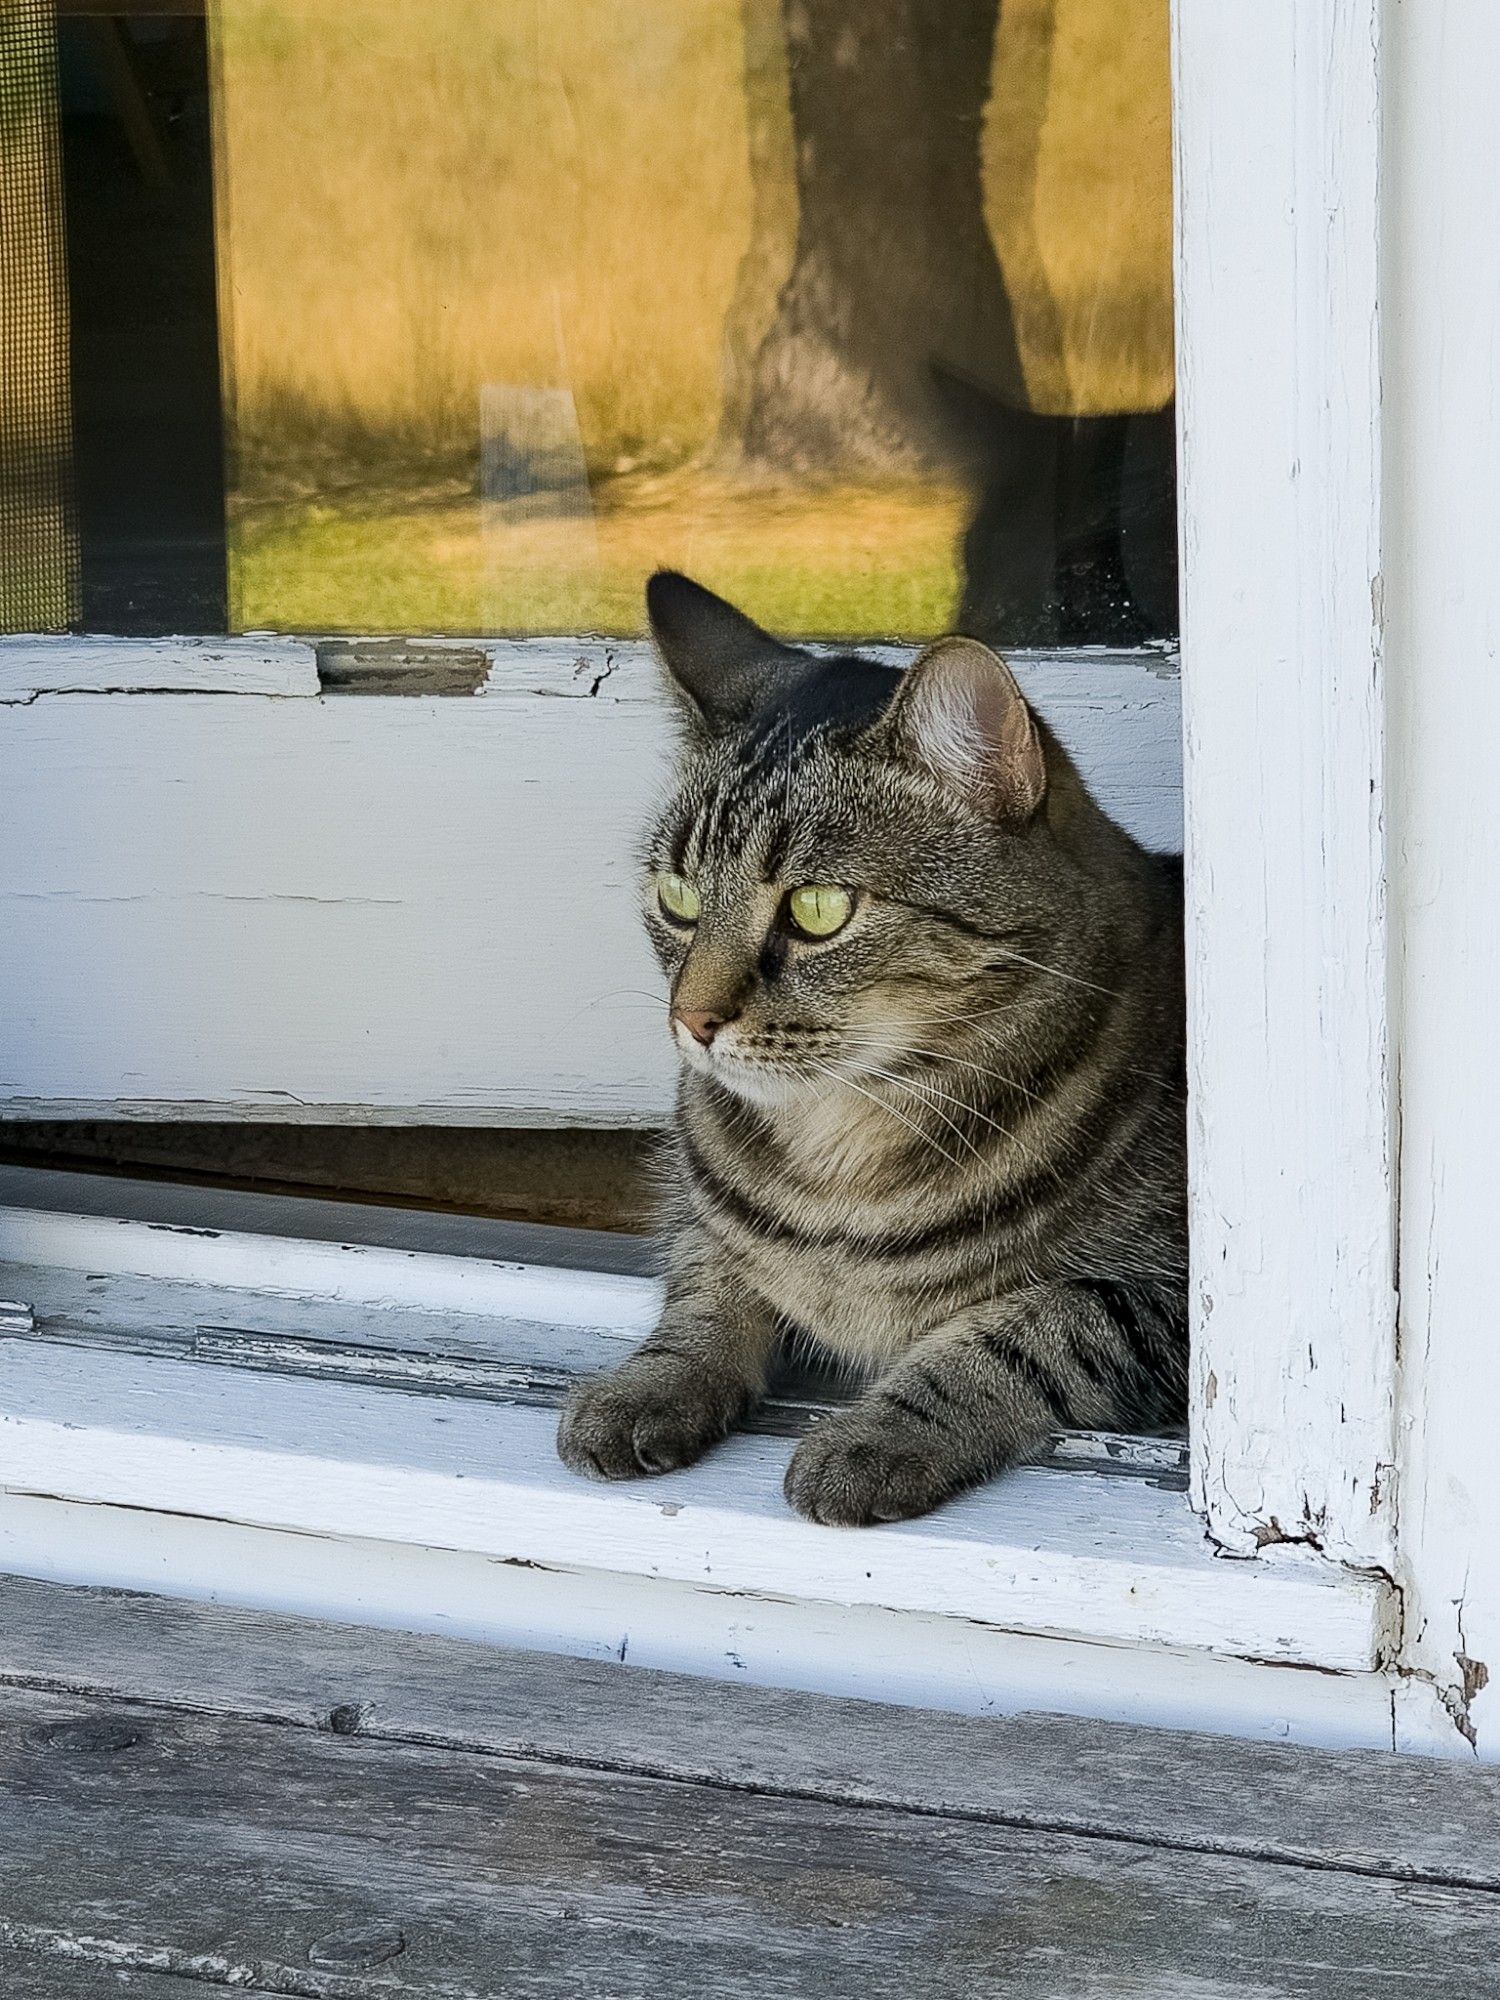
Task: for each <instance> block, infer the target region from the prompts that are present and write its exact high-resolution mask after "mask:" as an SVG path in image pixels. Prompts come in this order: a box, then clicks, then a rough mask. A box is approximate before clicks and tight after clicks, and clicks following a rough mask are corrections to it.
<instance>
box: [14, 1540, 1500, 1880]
mask: <svg viewBox="0 0 1500 2000" xmlns="http://www.w3.org/2000/svg"><path fill="white" fill-rule="evenodd" d="M0 1681H3V1682H7V1683H10V1684H12V1685H31V1686H36V1687H42V1688H50V1689H53V1690H67V1691H75V1692H78V1693H80V1694H88V1695H98V1696H104V1697H110V1698H122V1699H132V1698H134V1699H137V1700H142V1701H150V1702H155V1703H159V1704H162V1705H164V1706H168V1707H181V1708H187V1709H192V1710H196V1711H203V1712H206V1713H218V1714H223V1715H229V1716H236V1715H237V1716H242V1717H251V1716H261V1717H267V1718H275V1719H276V1720H278V1721H280V1722H283V1723H287V1724H292V1725H295V1726H298V1727H301V1728H304V1729H315V1730H321V1731H329V1730H332V1731H334V1732H339V1731H343V1732H346V1733H353V1734H357V1735H359V1736H361V1737H362V1738H363V1739H365V1740H367V1741H381V1742H384V1741H391V1742H409V1743H426V1744H431V1745H436V1746H441V1747H447V1748H452V1749H457V1750H470V1751H476V1752H483V1753H488V1754H494V1755H501V1756H516V1757H525V1758H536V1759H541V1760H544V1761H547V1762H553V1763H561V1764H568V1765H577V1766H583V1767H589V1768H595V1769H599V1770H608V1771H618V1772H623V1773H635V1774H639V1775H645V1776H658V1777H667V1778H676V1779H683V1780H688V1781H692V1782H695V1783H702V1784H710V1785H713V1786H715V1787H719V1788H727V1789H731V1790H743V1791H762V1792H766V1793H771V1794H776V1795H779V1796H784V1797H788V1798H805V1799H809V1800H817V1801H821V1802H824V1803H828V1804H840V1805H857V1806H884V1807H892V1808H898V1809H904V1810H907V1811H912V1812H919V1813H922V1814H924V1815H927V1814H932V1815H939V1816H947V1817H952V1818H956V1819H970V1820H974V1821H978V1822H989V1823H995V1824H1005V1825H1010V1826H1014V1827H1017V1828H1034V1829H1037V1830H1039V1831H1051V1832H1072V1833H1077V1834H1081V1835H1088V1836H1093V1837H1097V1838H1101V1839H1107V1840H1115V1841H1122V1842H1126V1843H1131V1844H1139V1845H1145V1846H1167V1847H1172V1848H1177V1849H1183V1850H1188V1851H1197V1852H1204V1853H1222V1854H1232V1855H1238V1856H1241V1857H1243V1858H1245V1859H1248V1860H1270V1861H1277V1862H1282V1863H1289V1864H1302V1865H1305V1866H1309V1867H1316V1868H1328V1869H1342V1870H1349V1871H1359V1872H1362V1873H1369V1874H1379V1875H1387V1876H1390V1877H1392V1878H1394V1879H1398V1880H1400V1879H1405V1880H1410V1881H1426V1882H1429V1883H1433V1884H1439V1885H1441V1884H1457V1885H1467V1886H1472V1887H1478V1888H1484V1889H1487V1890H1497V1889H1500V1771H1492V1770H1489V1769H1487V1768H1484V1767H1455V1766H1450V1765H1446V1764H1438V1763H1429V1762H1426V1761H1424V1760H1421V1759H1417V1758H1409V1757H1399V1758H1398V1757H1392V1756H1384V1755H1379V1754H1372V1753H1368V1752H1359V1753H1337V1752H1323V1751H1304V1750H1291V1749H1288V1748H1286V1747H1283V1746H1280V1745H1274V1744H1257V1743H1248V1742H1239V1741H1235V1740H1233V1739H1221V1738H1217V1737H1207V1736H1197V1735H1189V1734H1185V1733H1178V1732H1172V1731H1166V1730H1148V1729H1137V1728H1128V1727H1124V1726H1122V1725H1119V1724H1110V1723H1098V1722H1092V1721H1079V1720H1076V1719H1073V1718H1069V1717H1064V1716H1050V1715H1020V1716H1014V1717H1008V1718H985V1719H977V1718H969V1717H961V1716H952V1715H938V1714H934V1713H931V1712H928V1711H924V1710H920V1709H902V1710H894V1709H891V1708H888V1707H885V1706H882V1705H879V1704H876V1703H872V1702H863V1701H851V1700H838V1699H833V1698H830V1697H828V1696H819V1695H808V1694H799V1693H795V1692H784V1691H782V1690H778V1689H773V1688H758V1687H747V1686H740V1687H735V1688H732V1689H726V1688H723V1687H720V1686H715V1685H711V1684H710V1685H705V1684H704V1683H703V1682H701V1681H697V1680H689V1679H685V1678H682V1677H680V1676H676V1675H670V1674H662V1673H655V1672H651V1671H649V1670H645V1669H634V1668H632V1669H629V1670H627V1669H624V1668H620V1667H616V1666H613V1665H600V1664H597V1663H594V1662H589V1661H585V1660H576V1659H559V1658H555V1657H553V1656H550V1655H546V1654H532V1653H523V1652H514V1651H499V1650H494V1649H491V1648H488V1647H484V1646H477V1645H472V1644H467V1643H464V1642H462V1641H458V1640H453V1639H445V1638H438V1637H431V1636H418V1635H414V1634H406V1633H392V1632H374V1631H368V1630H361V1629H358V1628H351V1627H347V1626H339V1625H330V1624H326V1623H322V1622H319V1621H315V1620H309V1619H296V1618H284V1617H273V1616H269V1615H267V1614H264V1613H259V1612H246V1611H236V1610H231V1609H228V1608H224V1607H220V1606H213V1605H202V1604H185V1603H175V1602H169V1601H166V1600H163V1599H159V1598H154V1597H143V1596H134V1595H131V1594H129V1593H125V1592H112V1591H111V1592H104V1591H84V1590H71V1589H64V1588H60V1587H58V1586H55V1585H49V1584H41V1583H33V1582H30V1581H27V1580H25V1579H22V1578H18V1577H14V1578H4V1579H0Z"/></svg>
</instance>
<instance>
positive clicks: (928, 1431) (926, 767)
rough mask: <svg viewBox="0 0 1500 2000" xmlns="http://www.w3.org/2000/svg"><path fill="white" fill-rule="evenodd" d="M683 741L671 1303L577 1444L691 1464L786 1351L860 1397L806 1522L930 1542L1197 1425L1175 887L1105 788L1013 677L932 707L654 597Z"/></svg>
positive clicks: (666, 880) (660, 873)
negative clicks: (1137, 1434) (829, 1363)
mask: <svg viewBox="0 0 1500 2000" xmlns="http://www.w3.org/2000/svg"><path fill="white" fill-rule="evenodd" d="M647 606H648V610H649V614H650V619H651V627H652V631H653V633H654V635H655V639H656V643H657V647H658V649H659V651H660V653H661V656H662V658H663V660H664V662H665V664H666V666H667V668H668V671H669V673H670V676H671V678H672V681H673V683H674V685H675V688H676V689H677V691H678V692H679V694H680V696H681V697H682V702H683V706H684V709H685V710H686V713H687V716H688V719H689V724H690V728H689V740H688V742H687V744H686V746H685V752H684V757H683V761H682V767H681V771H680V774H679V782H678V785H677V789H676V793H675V796H674V797H673V799H672V801H671V803H670V804H669V805H668V807H667V808H666V810H665V812H664V813H663V814H662V815H661V818H660V820H659V822H658V824H657V826H656V828H655V830H654V832H653V833H652V834H651V836H650V840H649V844H648V847H647V852H646V863H647V866H646V875H645V906H646V923H647V927H648V929H649V931H650V934H651V940H652V943H653V944H654V946H655V948H656V951H657V954H658V956H659V958H660V960H661V963H662V966H663V968H664V969H665V972H666V974H667V977H668V979H669V981H670V985H671V1012H670V1024H671V1032H672V1035H673V1038H674V1040H675V1042H676V1046H677V1052H678V1055H679V1057H680V1060H681V1083H680V1089H679V1095H678V1105H677V1119H676V1130H675V1138H674V1143H673V1146H672V1151H671V1159H670V1167H669V1199H668V1205H667V1213H666V1231H667V1238H668V1276H667V1287H666V1306H665V1309H664V1311H663V1313H662V1317H661V1322H660V1324H659V1326H658V1327H657V1330H656V1332H655V1333H653V1334H652V1335H651V1337H650V1338H649V1339H648V1340H647V1341H646V1342H645V1343H644V1344H643V1345H642V1346H641V1347H640V1348H639V1349H638V1350H637V1351H636V1352H635V1353H634V1354H633V1355H631V1356H630V1357H629V1359H627V1360H626V1361H625V1363H624V1364H623V1366H621V1367H620V1368H619V1369H617V1370H616V1371H615V1372H614V1373H613V1374H611V1375H607V1376H603V1377H600V1378H597V1379H595V1380H593V1381H591V1382H588V1383H586V1384H584V1385H582V1386H581V1387H580V1388H579V1389H578V1390H577V1391H576V1392H575V1393H574V1395H573V1397H572V1399H571V1400H570V1402H569V1404H568V1406H567V1409H566V1410H565V1412H564V1415H563V1419H562V1425H561V1430H560V1432H559V1438H558V1445H559V1449H560V1451H561V1453H562V1456H563V1458H564V1459H565V1460H566V1461H567V1463H568V1464H569V1465H570V1466H572V1467H573V1468H574V1469H575V1470H576V1471H579V1472H583V1473H587V1474H590V1475H591V1476H593V1477H595V1478H603V1479H629V1478H635V1477H637V1476H638V1475H640V1474H642V1473H652V1472H665V1471H668V1470H670V1469H671V1468H673V1467H675V1466H681V1465H686V1464H688V1463H689V1462H690V1461H691V1460H693V1459H695V1458H697V1457H698V1456H699V1455H700V1454H701V1453H702V1452H703V1451H705V1450H706V1449H707V1448H708V1447H709V1446H710V1445H711V1444H713V1443H714V1442H715V1440H717V1439H718V1438H721V1437H722V1436H723V1435H724V1433H725V1432H726V1431H728V1430H729V1429H730V1427H731V1426H732V1425H733V1424H734V1423H735V1422H736V1420H737V1419H738V1418H740V1417H741V1416H743V1414H744V1413H745V1412H746V1410H747V1409H749V1408H750V1406H751V1405H752V1404H753V1403H754V1402H755V1400H756V1399H757V1398H758V1397H759V1396H760V1395H762V1394H763V1392H764V1390H765V1387H766V1383H767V1378H768V1373H769V1371H770V1369H771V1367H772V1364H773V1361H774V1359H775V1356H776V1354H777V1351H778V1348H779V1346H780V1345H781V1343H783V1342H785V1341H788V1340H791V1341H805V1342H808V1343H811V1344H812V1346H813V1347H814V1348H815V1349H818V1350H822V1351H823V1352H825V1353H826V1354H829V1355H832V1356H834V1357H837V1358H839V1359H841V1360H842V1361H844V1362H845V1363H848V1364H853V1365H854V1366H856V1367H857V1368H858V1369H859V1370H860V1371H861V1373H862V1374H863V1375H864V1376H866V1377H868V1386H867V1388H866V1389H865V1391H864V1393H863V1395H862V1396H861V1397H860V1399H859V1400H858V1401H856V1402H855V1403H854V1404H852V1406H850V1407H849V1408H848V1409H846V1410H843V1411H841V1412H840V1413H839V1414H837V1415H835V1416H832V1417H829V1418H826V1419H825V1420H824V1421H823V1422H822V1423H820V1424H819V1425H818V1427H817V1428H816V1429H815V1430H814V1431H813V1432H812V1433H811V1434H810V1435H809V1436H808V1437H806V1438H805V1439H804V1440H803V1441H802V1443H801V1444H800V1445H799V1446H798V1447H797V1449H796V1451H795V1452H794V1453H793V1455H792V1459H791V1464H790V1467H789V1469H788V1471H787V1475H786V1493H787V1498H788V1499H789V1500H790V1502H791V1504H792V1505H793V1506H794V1507H795V1508H796V1509H797V1510H798V1511H799V1512H800V1513H802V1514H805V1515H807V1516H808V1517H809V1518H810V1519H811V1520H814V1521H822V1522H829V1523H840V1524H845V1525H855V1524H862V1523H869V1522H876V1521H896V1520H903V1519H905V1518H907V1517H909V1516H911V1515H916V1514H922V1513H925V1512H926V1511H927V1510H928V1509H929V1508H932V1507H934V1506H936V1505H937V1504H938V1503H939V1502H941V1501H943V1500H945V1499H946V1498H948V1497H949V1496H950V1495H952V1494H954V1493H956V1492H958V1491H959V1490H960V1489H961V1488H964V1487H967V1486H969V1485H972V1484H973V1483H974V1482H976V1481H978V1480H982V1479H985V1478H988V1477H989V1476H991V1475H992V1474H994V1473H996V1472H999V1471H1001V1470H1002V1469H1003V1468H1005V1467H1007V1466H1011V1465H1014V1464H1016V1463H1017V1462H1018V1461H1020V1460H1023V1459H1026V1458H1028V1457H1030V1456H1034V1455H1035V1454H1036V1453H1037V1451H1038V1450H1039V1449H1040V1448H1041V1447H1043V1446H1044V1445H1045V1444H1046V1442H1047V1440H1048V1439H1049V1437H1050V1435H1051V1434H1052V1433H1053V1432H1054V1431H1055V1430H1057V1429H1058V1428H1059V1427H1060V1426H1070V1425H1071V1426H1080V1427H1085V1428H1087V1427H1104V1426H1109V1427H1159V1426H1161V1425H1163V1424H1165V1423H1169V1422H1173V1421H1176V1420H1178V1419H1179V1418H1180V1417H1181V1414H1182V1410H1183V1402H1184V1394H1185V1369H1186V1357H1187V1347H1186V1331H1185V1326H1186V1263H1187V1230H1186V1217H1185V1202H1184V1123H1185V1121H1184V1080H1183V970H1182V926H1181V871H1180V867H1179V866H1178V865H1177V864H1174V863H1171V862H1168V861H1166V860H1163V859H1161V858H1159V857H1156V856H1153V855H1149V854H1147V853H1146V852H1145V851H1144V850H1143V849H1142V848H1140V847H1139V846H1137V845H1136V843H1135V842H1134V841H1133V840H1131V839H1130V838H1129V837H1128V836H1127V835H1126V834H1124V833H1123V832H1122V831H1121V830H1120V829H1119V828H1118V827H1117V826H1115V825H1114V823H1113V822H1112V821H1111V820H1110V819H1108V818H1107V817H1106V815H1105V814H1104V813H1103V812H1102V811H1101V810H1100V808H1099V807H1098V806H1097V805H1096V804H1095V803H1094V801H1093V800H1092V799H1091V798H1090V796H1089V795H1088V793H1087V792H1086V791H1085V789H1084V787H1083V785H1082V783H1081V781H1080V779H1079V777H1078V774H1077V772H1076V771H1075V769H1074V767H1073V765H1072V763H1071V762H1070V760H1069V758H1068V757H1067V755H1066V754H1065V752H1064V751H1063V750H1062V749H1061V748H1060V746H1059V745H1058V743H1057V742H1056V740H1055V739H1054V738H1053V736H1052V735H1051V733H1050V732H1049V730H1048V729H1047V727H1046V725H1045V724H1044V723H1043V722H1042V721H1040V719H1039V718H1038V717H1036V716H1035V715H1034V714H1033V713H1032V712H1031V710H1030V709H1029V708H1028V707H1027V704H1026V702H1025V700H1024V699H1023V697H1022V694H1021V691H1020V689H1019V687H1018V686H1017V684H1016V682H1015V680H1014V678H1013V677H1012V675H1011V673H1010V671H1009V669H1008V668H1007V667H1006V666H1005V665H1004V663H1003V662H1002V661H1001V660H1000V659H999V658H998V657H997V656H996V655H995V654H994V653H992V652H991V651H990V650H989V649H988V648H987V647H985V646H983V645H981V644H979V643H978V641H976V640H972V639H961V638H950V639H940V640H938V641H937V643H936V644H935V645H932V646H929V647H928V649H927V650H926V651H925V652H924V653H923V654H922V655H921V656H920V658H919V659H917V660H916V662H915V663H914V664H913V665H912V666H911V667H909V668H908V669H907V671H906V672H905V673H904V674H903V673H900V672H898V671H897V670H896V669H894V668H890V667H886V666H882V665H879V664H877V663H874V662H872V661H868V660H862V659H859V658H856V657H853V656H846V657H839V658H826V657H824V658H815V657H814V656H812V655H811V654H809V653H807V652H805V651H802V650H799V649H797V648H794V647H791V646H786V645H783V644H780V643H779V642H778V641H776V640H775V639H773V638H772V637H770V635H769V634H767V633H765V632H763V631H762V630H761V629H760V627H759V626H757V625H755V624H753V623H752V622H751V621H750V620H749V619H748V618H746V617H744V616H743V615H742V614H741V613H740V612H738V611H736V610H735V609H734V608H733V607H732V606H730V605H728V604H726V603H725V602H724V601H723V600H722V599H721V598H718V597H715V596H713V595H712V594H711V593H710V592H708V591H706V590H703V589H702V588H700V587H699V586H698V585H697V584H695V583H692V582H691V581H690V580H689V579H688V578H686V577H683V576H678V575H676V574H674V573H672V572H667V571H664V572H661V573H659V574H658V575H656V576H655V577H653V578H652V580H651V583H650V585H649V587H648V590H647Z"/></svg>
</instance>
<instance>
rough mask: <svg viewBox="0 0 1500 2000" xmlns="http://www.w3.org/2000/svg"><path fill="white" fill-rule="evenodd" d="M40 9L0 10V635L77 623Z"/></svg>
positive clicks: (54, 184)
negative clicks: (0, 632)
mask: <svg viewBox="0 0 1500 2000" xmlns="http://www.w3.org/2000/svg"><path fill="white" fill-rule="evenodd" d="M61 150H62V149H61V139H60V134H59V130H58V106H57V47H56V34H55V30H54V26H53V16H52V7H51V4H50V0H3V4H0V631H8V632H49V631H51V632H55V631H63V630H66V629H67V627H68V626H70V625H72V624H75V623H76V622H77V617H78V536H77V529H76V525H75V521H74V511H73V498H72V423H71V412H70V398H69V389H68V294H67V263H66V253H65V247H64V239H63V192H62V158H61Z"/></svg>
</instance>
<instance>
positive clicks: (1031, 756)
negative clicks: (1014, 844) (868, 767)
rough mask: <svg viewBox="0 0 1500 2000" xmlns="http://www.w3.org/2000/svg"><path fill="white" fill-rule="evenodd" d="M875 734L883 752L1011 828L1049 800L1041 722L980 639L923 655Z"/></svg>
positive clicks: (943, 644)
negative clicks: (924, 772)
mask: <svg viewBox="0 0 1500 2000" xmlns="http://www.w3.org/2000/svg"><path fill="white" fill-rule="evenodd" d="M877 733H878V736H879V738H880V740H881V743H882V747H884V748H886V749H888V750H889V751H891V752H892V753H893V754H895V755H897V756H902V757H907V758H910V759H911V760H912V761H913V762H914V763H917V764H920V765H921V766H922V767H923V768H924V769H925V770H927V771H930V772H931V773H932V775H933V776H934V777H935V778H936V779H938V781H939V782H940V783H941V784H943V785H946V786H947V787H948V788H949V789H950V790H953V791H956V792H958V793H960V794H961V795H962V796H963V797H964V798H966V799H967V800H968V801H969V802H970V803H971V804H972V805H976V806H978V807H979V808H980V809H981V810H982V811H984V812H987V813H990V814H992V815H993V816H994V817H995V818H996V819H999V820H1004V821H1007V822H1009V823H1010V824H1011V825H1024V824H1025V823H1026V821H1028V820H1029V819H1031V817H1032V816H1033V814H1034V813H1035V812H1036V810H1037V807H1038V806H1039V805H1040V804H1041V803H1042V800H1043V798H1044V797H1045V796H1046V791H1047V760H1046V754H1045V752H1044V750H1043V748H1042V739H1041V735H1040V733H1039V731H1038V729H1037V726H1036V719H1035V717H1034V716H1033V715H1032V713H1031V710H1030V709H1029V708H1028V707H1027V706H1026V697H1025V696H1024V695H1023V694H1022V693H1021V690H1020V688H1019V687H1018V686H1017V685H1016V678H1015V675H1014V674H1012V672H1011V670H1010V668H1009V667H1008V666H1006V664H1005V662H1004V660H1002V659H1001V658H1000V655H999V654H998V653H992V652H991V651H990V649H989V647H988V646H985V645H982V644H981V643H980V641H979V640H978V639H963V638H952V639H939V640H937V642H936V643H935V644H934V645H931V646H929V647H928V648H927V650H926V651H925V652H924V653H921V654H919V655H918V657H917V658H916V659H915V660H914V661H913V662H912V664H911V665H910V666H909V667H908V668H907V670H906V672H905V673H904V674H903V675H902V677H901V682H900V685H899V686H898V688H897V689H896V693H895V695H894V697H893V698H892V701H891V704H890V707H889V708H888V709H887V710H886V712H885V714H884V716H883V717H882V718H881V721H880V723H879V724H878V725H877Z"/></svg>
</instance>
